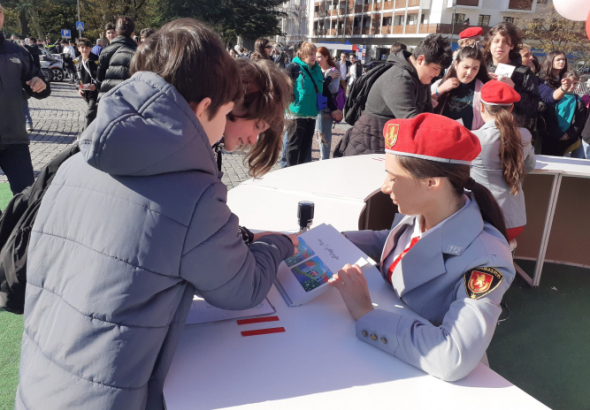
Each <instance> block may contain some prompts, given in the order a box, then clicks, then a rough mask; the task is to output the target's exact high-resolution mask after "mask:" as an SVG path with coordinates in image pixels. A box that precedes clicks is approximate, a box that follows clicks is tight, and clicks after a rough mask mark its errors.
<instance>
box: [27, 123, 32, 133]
mask: <svg viewBox="0 0 590 410" xmlns="http://www.w3.org/2000/svg"><path fill="white" fill-rule="evenodd" d="M32 131H33V124H27V132H32Z"/></svg>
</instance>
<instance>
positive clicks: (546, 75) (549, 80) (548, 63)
mask: <svg viewBox="0 0 590 410" xmlns="http://www.w3.org/2000/svg"><path fill="white" fill-rule="evenodd" d="M561 55H563V56H564V57H565V53H564V52H563V51H561V50H555V51H552V52H550V53H549V54H547V57H545V61H543V64H542V65H541V71H540V72H539V78H541V80H543V81H544V82H545V84H547V85H548V86H550V87H552V88H557V87H561V80H562V79H564V78H565V75H564V74H565V73H566V72H567V70H568V68H567V58H566V59H565V66H563V68H562V69H561V70H560V71H559V79H556V78H555V76H554V75H553V61H554V60H555V58H556V57H557V56H561Z"/></svg>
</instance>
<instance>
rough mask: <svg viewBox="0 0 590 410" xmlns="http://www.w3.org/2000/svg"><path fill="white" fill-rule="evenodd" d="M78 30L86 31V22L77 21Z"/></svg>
mask: <svg viewBox="0 0 590 410" xmlns="http://www.w3.org/2000/svg"><path fill="white" fill-rule="evenodd" d="M76 30H78V31H84V22H83V21H76Z"/></svg>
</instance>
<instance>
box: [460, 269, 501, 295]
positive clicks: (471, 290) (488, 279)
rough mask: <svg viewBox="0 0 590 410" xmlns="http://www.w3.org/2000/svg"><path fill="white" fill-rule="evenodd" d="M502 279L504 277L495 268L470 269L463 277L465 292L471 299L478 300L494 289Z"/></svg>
mask: <svg viewBox="0 0 590 410" xmlns="http://www.w3.org/2000/svg"><path fill="white" fill-rule="evenodd" d="M503 279H504V276H502V274H501V273H500V271H498V269H495V268H488V267H483V266H481V267H479V268H475V269H471V270H470V271H468V272H467V273H466V274H465V276H464V281H465V292H466V293H467V296H468V297H469V298H471V299H476V300H477V299H480V298H482V297H484V296H485V295H487V294H488V293H490V292H492V291H493V290H494V289H496V288H497V287H498V285H500V283H502V280H503Z"/></svg>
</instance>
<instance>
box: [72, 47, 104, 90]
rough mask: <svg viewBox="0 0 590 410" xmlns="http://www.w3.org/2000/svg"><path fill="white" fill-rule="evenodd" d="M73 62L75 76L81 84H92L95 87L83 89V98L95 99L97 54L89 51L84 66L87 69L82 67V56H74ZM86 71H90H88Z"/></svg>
mask: <svg viewBox="0 0 590 410" xmlns="http://www.w3.org/2000/svg"><path fill="white" fill-rule="evenodd" d="M74 64H75V65H76V77H77V78H78V80H79V81H80V82H81V83H82V84H94V85H95V86H96V87H97V89H96V91H84V98H85V99H86V100H88V99H89V98H90V99H92V98H94V99H96V98H97V97H98V80H97V74H98V56H97V55H96V54H92V53H90V56H88V60H87V61H86V68H88V70H86V68H84V63H83V62H82V56H80V57H78V58H76V59H75V60H74ZM88 71H90V73H89V72H88Z"/></svg>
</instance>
